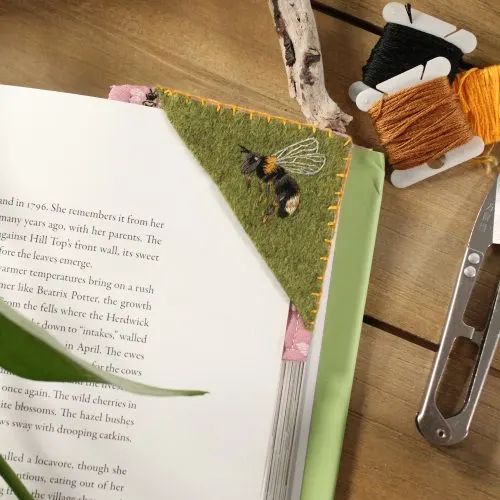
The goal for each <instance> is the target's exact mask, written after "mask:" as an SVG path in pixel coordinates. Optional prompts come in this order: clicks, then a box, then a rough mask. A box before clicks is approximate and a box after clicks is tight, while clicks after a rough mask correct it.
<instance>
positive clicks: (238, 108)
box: [155, 85, 337, 137]
mask: <svg viewBox="0 0 500 500" xmlns="http://www.w3.org/2000/svg"><path fill="white" fill-rule="evenodd" d="M155 88H156V90H157V91H158V92H163V93H164V94H166V95H169V96H171V95H179V96H182V97H185V98H188V99H191V100H193V101H198V102H200V103H203V104H205V103H208V104H212V105H213V106H220V107H221V108H226V109H230V110H232V111H233V114H234V113H236V111H241V112H242V113H246V114H248V115H252V118H253V115H256V116H262V117H264V118H266V119H268V121H271V120H278V121H281V122H282V123H283V124H284V125H287V124H290V125H297V126H298V127H299V128H302V127H306V128H309V129H311V130H312V132H313V133H314V132H316V130H317V129H318V128H317V126H316V125H312V124H310V123H305V122H301V121H299V120H294V119H293V118H285V117H283V116H273V115H270V114H269V113H265V112H264V111H258V110H256V109H252V108H246V107H243V106H237V105H236V104H228V103H224V102H221V101H217V100H216V99H209V98H207V97H200V96H198V95H195V94H189V93H188V92H181V91H180V90H176V89H171V88H168V87H162V86H161V85H157V86H156V87H155ZM324 132H326V133H327V134H328V135H329V136H330V132H331V131H329V130H327V129H325V130H324ZM335 135H337V134H335ZM330 137H331V136H330Z"/></svg>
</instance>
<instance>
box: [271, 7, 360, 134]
mask: <svg viewBox="0 0 500 500" xmlns="http://www.w3.org/2000/svg"><path fill="white" fill-rule="evenodd" d="M268 2H269V8H270V9H271V13H272V15H273V19H274V24H275V26H276V31H277V33H278V35H279V37H280V41H281V44H280V45H281V52H282V54H283V60H284V62H285V69H286V73H287V77H288V87H289V90H290V96H291V97H293V98H295V99H296V100H297V102H298V103H299V105H300V108H301V110H302V113H303V114H304V116H305V117H306V119H307V121H309V122H310V123H313V124H314V125H316V126H317V127H318V128H328V129H332V130H336V131H338V132H345V127H346V125H348V124H349V122H350V121H351V120H352V117H351V116H349V115H348V114H346V113H344V112H343V111H342V110H341V109H340V108H339V106H338V105H337V103H335V101H333V100H332V99H331V98H330V96H329V95H328V92H327V91H326V88H325V76H324V71H323V62H322V55H321V47H320V43H319V37H318V30H317V28H316V21H315V19H314V14H313V11H312V7H311V2H310V0H268Z"/></svg>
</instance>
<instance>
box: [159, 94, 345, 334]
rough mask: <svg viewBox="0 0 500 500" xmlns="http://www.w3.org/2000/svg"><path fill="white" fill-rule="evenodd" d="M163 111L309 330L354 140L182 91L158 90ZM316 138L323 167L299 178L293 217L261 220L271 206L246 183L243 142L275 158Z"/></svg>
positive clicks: (253, 183) (256, 187)
mask: <svg viewBox="0 0 500 500" xmlns="http://www.w3.org/2000/svg"><path fill="white" fill-rule="evenodd" d="M157 91H158V94H159V99H160V104H161V107H162V108H163V109H164V110H165V112H166V113H167V116H168V118H169V120H170V122H171V123H172V125H173V126H174V128H175V129H176V130H177V132H178V134H179V135H180V137H181V138H182V139H183V141H184V142H185V143H186V145H187V146H188V147H189V149H190V150H191V152H192V153H193V155H194V156H195V157H196V158H197V160H198V161H199V163H200V164H201V165H202V166H203V167H204V168H205V170H206V171H207V172H208V173H209V174H210V176H211V177H212V178H213V180H214V181H215V183H216V184H217V186H218V187H219V189H220V190H221V192H222V193H223V195H224V197H225V198H226V200H227V202H228V203H229V205H230V206H231V208H232V210H233V211H234V213H235V214H236V216H237V217H238V219H239V220H240V222H241V224H242V226H243V228H244V229H245V231H246V232H247V233H248V234H249V236H250V237H251V239H252V240H253V242H254V244H255V246H256V247H257V249H258V250H259V252H260V253H261V255H262V256H263V258H264V259H265V261H266V262H267V264H268V265H269V267H270V268H271V270H272V271H273V273H274V274H275V276H276V278H277V279H278V281H279V282H280V283H281V285H282V287H283V289H284V290H285V292H286V293H287V295H288V297H289V298H290V299H291V301H292V302H293V303H294V304H295V306H296V307H297V309H298V311H299V312H300V314H301V315H302V317H303V318H304V319H305V320H306V323H307V324H308V325H309V327H312V326H313V324H314V319H315V312H314V311H315V309H316V308H317V303H318V297H317V296H315V295H313V294H314V293H319V292H320V291H321V281H319V280H318V276H323V274H324V272H325V267H326V262H325V261H324V260H321V257H322V256H326V255H328V251H329V244H328V243H326V242H325V239H331V238H332V233H333V228H332V227H329V226H328V222H331V221H332V220H334V219H335V212H332V211H330V210H328V207H329V206H330V205H333V204H336V203H337V201H338V200H337V198H338V196H337V195H336V193H337V192H339V191H340V190H341V186H342V181H343V178H341V177H338V176H337V175H336V174H339V173H344V172H345V170H346V163H347V162H346V157H347V156H348V154H349V151H350V144H351V143H350V140H347V139H346V138H345V137H342V136H336V135H332V136H330V135H329V134H328V133H326V132H324V131H320V130H313V129H312V128H311V127H310V126H307V125H304V126H300V127H299V126H298V125H297V124H294V123H289V122H287V123H284V122H283V121H282V120H281V119H271V120H268V119H267V117H266V116H262V115H260V114H258V113H254V114H250V113H248V112H246V111H244V110H241V109H239V108H234V109H231V108H230V107H229V108H228V107H224V106H217V105H216V104H212V103H210V104H208V103H201V102H200V101H199V100H197V99H191V98H189V97H187V96H184V95H182V94H176V93H170V92H169V91H164V90H162V89H157ZM311 136H314V137H315V138H316V139H317V140H318V142H319V152H320V153H323V154H325V156H326V158H327V161H326V164H325V166H324V168H323V169H322V170H321V171H320V172H319V173H318V174H316V175H313V176H300V175H296V174H293V175H292V176H293V178H294V179H295V180H296V181H297V182H298V183H299V186H300V191H301V203H300V207H299V209H298V210H297V212H296V213H295V214H293V215H292V216H290V217H287V218H284V219H280V218H278V217H277V216H273V217H271V218H270V219H269V220H268V221H267V222H266V223H265V224H264V223H263V222H262V217H263V214H264V211H265V209H266V206H268V202H267V201H266V200H265V199H264V200H261V201H260V202H259V196H260V193H259V190H258V181H257V178H256V177H255V178H254V179H253V180H252V184H251V187H250V189H248V187H247V186H246V184H245V181H244V178H243V175H242V174H241V172H240V167H241V164H242V160H243V155H242V154H241V152H240V148H239V145H242V146H245V147H246V148H248V149H250V150H252V151H254V152H256V153H260V154H263V155H270V154H272V153H275V152H276V151H278V150H280V149H282V148H284V147H286V146H289V145H290V144H293V143H295V142H297V141H300V140H302V139H306V138H308V137H311Z"/></svg>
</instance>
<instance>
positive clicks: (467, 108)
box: [453, 64, 500, 144]
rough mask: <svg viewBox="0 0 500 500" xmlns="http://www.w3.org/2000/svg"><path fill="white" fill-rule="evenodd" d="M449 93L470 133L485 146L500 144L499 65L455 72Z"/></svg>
mask: <svg viewBox="0 0 500 500" xmlns="http://www.w3.org/2000/svg"><path fill="white" fill-rule="evenodd" d="M453 90H454V91H455V93H456V94H457V96H458V99H459V101H460V106H461V107H462V109H463V111H464V113H465V114H466V116H467V119H468V121H469V123H470V124H471V127H472V130H473V131H474V133H475V134H477V135H478V136H479V137H481V138H482V139H483V141H484V142H485V144H493V143H495V142H499V141H500V65H499V64H496V65H494V66H488V67H487V68H482V69H479V68H473V69H470V70H469V71H465V72H464V73H459V74H458V76H457V78H456V79H455V81H454V82H453Z"/></svg>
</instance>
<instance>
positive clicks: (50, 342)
mask: <svg viewBox="0 0 500 500" xmlns="http://www.w3.org/2000/svg"><path fill="white" fill-rule="evenodd" d="M0 366H1V367H2V368H4V369H5V370H8V371H9V372H11V373H13V374H15V375H18V376H20V377H23V378H28V379H32V380H42V381H47V382H96V383H101V384H111V385H114V386H116V387H119V388H121V389H124V390H126V391H128V392H133V393H136V394H143V395H148V396H163V397H171V396H202V395H203V394H206V392H205V391H199V390H186V389H164V388H161V387H154V386H151V385H145V384H141V383H139V382H134V381H132V380H128V379H126V378H123V377H118V376H116V375H113V374H111V373H107V372H105V371H104V370H101V369H99V368H97V367H95V366H93V365H91V364H90V363H87V362H86V361H83V360H81V359H79V358H77V357H76V356H74V355H73V354H72V353H71V352H69V351H68V350H67V349H66V348H65V347H64V346H62V345H61V344H60V343H59V342H58V341H57V340H55V339H54V338H53V337H52V336H51V335H49V334H48V333H47V332H46V331H45V330H43V329H42V328H40V327H39V326H37V325H35V324H34V323H33V322H32V321H30V320H28V319H27V318H25V317H23V316H22V315H21V314H19V313H18V312H16V311H15V310H14V309H12V308H11V307H9V306H8V305H7V304H5V303H4V302H3V301H2V300H0ZM0 475H1V476H2V477H3V478H4V479H5V481H6V482H7V484H8V485H9V486H10V487H11V488H12V490H13V492H14V493H15V494H16V496H17V498H19V499H20V500H32V496H31V494H30V493H29V491H28V490H27V489H26V488H25V486H24V485H23V483H22V482H21V481H20V479H19V478H18V477H17V476H16V474H15V472H14V471H13V470H12V469H11V468H10V466H9V464H8V463H7V462H6V461H5V459H4V458H3V457H2V456H1V455H0Z"/></svg>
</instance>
